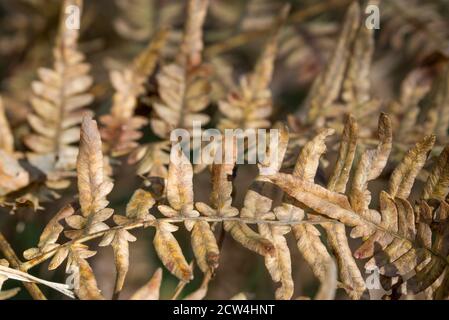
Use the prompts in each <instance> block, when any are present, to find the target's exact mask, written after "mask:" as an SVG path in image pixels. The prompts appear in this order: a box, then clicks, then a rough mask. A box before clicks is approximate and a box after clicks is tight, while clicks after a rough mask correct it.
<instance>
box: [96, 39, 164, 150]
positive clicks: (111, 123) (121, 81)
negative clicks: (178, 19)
mask: <svg viewBox="0 0 449 320" xmlns="http://www.w3.org/2000/svg"><path fill="white" fill-rule="evenodd" d="M167 33H168V31H167V30H161V31H159V32H158V33H156V34H155V35H154V38H153V39H152V41H151V42H150V43H149V45H148V46H147V48H146V49H145V50H144V51H143V52H142V53H140V54H139V55H138V56H137V57H136V58H135V60H134V61H133V63H132V64H131V65H130V66H129V67H127V68H124V69H123V70H121V71H111V73H110V78H111V81H112V85H113V87H114V89H115V93H114V96H113V98H112V99H113V104H112V107H111V112H110V114H108V115H104V116H102V117H101V118H100V121H101V123H102V124H103V126H104V128H102V130H101V137H102V139H103V142H104V143H105V145H106V152H108V153H110V154H111V155H112V156H121V155H125V154H127V153H129V152H130V151H132V150H133V149H135V148H136V147H137V146H138V144H137V142H136V140H138V139H139V138H140V137H141V136H142V133H141V132H140V131H139V130H140V129H141V128H142V127H143V126H144V125H145V124H146V123H147V120H146V119H145V118H144V117H140V116H135V115H134V110H135V108H136V106H137V103H138V98H139V96H140V95H142V94H143V93H144V92H145V88H144V86H143V85H144V83H145V81H146V80H147V79H148V78H149V77H150V76H151V75H152V73H153V71H154V70H155V68H156V65H157V62H158V60H159V58H160V54H161V50H162V48H163V47H164V44H165V41H166V38H167Z"/></svg>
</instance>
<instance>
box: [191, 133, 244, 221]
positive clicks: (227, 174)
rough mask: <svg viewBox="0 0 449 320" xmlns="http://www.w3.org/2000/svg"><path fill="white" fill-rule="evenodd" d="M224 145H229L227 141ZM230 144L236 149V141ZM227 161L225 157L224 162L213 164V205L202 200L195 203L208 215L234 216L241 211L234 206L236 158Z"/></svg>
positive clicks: (211, 199) (211, 197) (211, 200)
mask: <svg viewBox="0 0 449 320" xmlns="http://www.w3.org/2000/svg"><path fill="white" fill-rule="evenodd" d="M233 142H235V141H233ZM223 145H224V146H225V148H226V146H228V144H227V143H226V141H223ZM230 145H232V147H233V148H234V149H233V151H234V150H235V147H236V145H235V143H232V144H230ZM226 161H228V160H226V159H224V161H223V163H213V164H212V168H211V174H212V178H211V180H212V191H211V195H210V202H211V205H212V207H209V206H208V205H207V204H205V203H202V202H199V203H196V204H195V207H196V208H197V209H198V211H200V212H201V213H202V214H204V215H206V216H217V217H233V216H236V215H238V213H239V211H238V209H236V208H234V207H233V206H232V176H233V170H234V165H235V158H233V159H232V161H231V163H227V162H226Z"/></svg>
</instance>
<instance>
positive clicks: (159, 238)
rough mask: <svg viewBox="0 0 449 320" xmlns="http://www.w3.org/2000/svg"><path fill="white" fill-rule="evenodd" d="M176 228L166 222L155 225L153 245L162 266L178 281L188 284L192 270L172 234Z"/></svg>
mask: <svg viewBox="0 0 449 320" xmlns="http://www.w3.org/2000/svg"><path fill="white" fill-rule="evenodd" d="M176 230H178V227H176V226H174V225H172V224H169V223H167V222H159V223H158V224H157V225H156V235H155V236H154V240H153V244H154V248H155V249H156V253H157V255H158V256H159V259H161V261H162V263H163V264H164V266H165V267H166V268H167V269H168V270H169V271H170V272H171V273H172V274H173V275H175V276H176V277H177V278H178V279H180V280H182V281H185V282H189V281H190V280H191V279H192V278H193V274H192V270H191V268H190V266H189V264H188V263H187V261H186V259H185V258H184V255H183V254H182V251H181V247H180V246H179V244H178V241H176V239H175V237H174V236H173V234H172V232H174V231H176Z"/></svg>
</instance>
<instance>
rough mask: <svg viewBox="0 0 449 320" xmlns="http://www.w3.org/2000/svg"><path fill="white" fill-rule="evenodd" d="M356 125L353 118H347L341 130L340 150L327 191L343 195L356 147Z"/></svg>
mask: <svg viewBox="0 0 449 320" xmlns="http://www.w3.org/2000/svg"><path fill="white" fill-rule="evenodd" d="M357 131H358V128H357V123H356V122H355V119H354V117H353V116H349V117H348V120H347V121H346V124H345V129H344V130H343V134H342V138H341V142H340V149H339V151H338V160H337V163H336V164H335V167H334V171H333V172H332V175H331V177H330V178H329V182H328V184H327V187H328V189H329V190H333V191H336V192H340V193H344V192H345V191H346V184H347V182H348V179H349V173H350V171H351V167H352V162H353V161H354V156H355V151H356V147H357Z"/></svg>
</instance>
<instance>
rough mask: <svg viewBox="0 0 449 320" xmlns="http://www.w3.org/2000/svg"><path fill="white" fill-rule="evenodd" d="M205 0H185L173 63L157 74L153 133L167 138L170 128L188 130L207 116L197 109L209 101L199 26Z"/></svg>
mask: <svg viewBox="0 0 449 320" xmlns="http://www.w3.org/2000/svg"><path fill="white" fill-rule="evenodd" d="M208 4H209V1H208V0H189V2H188V9H187V18H186V23H185V28H184V36H183V41H182V44H181V47H180V51H179V52H178V55H177V59H176V62H175V63H172V64H169V65H166V66H164V67H163V68H162V69H161V71H160V72H159V73H158V75H157V77H156V78H157V82H158V88H159V97H160V101H157V102H155V103H154V104H153V109H154V114H155V116H154V117H153V119H151V122H150V124H151V128H152V129H153V131H154V133H155V134H156V135H157V136H159V137H161V138H163V139H167V138H169V136H170V132H171V131H172V130H173V129H177V128H184V129H187V130H191V129H192V128H193V126H194V122H197V123H200V124H201V125H205V124H207V123H208V122H209V116H208V115H206V114H204V113H201V111H203V110H204V109H205V108H206V107H207V106H208V104H209V92H210V84H209V82H208V80H207V78H208V75H209V73H210V72H209V70H208V68H207V67H206V66H205V65H203V64H202V57H201V55H202V49H203V41H202V35H203V32H202V27H203V23H204V19H205V16H206V11H207V7H208Z"/></svg>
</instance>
